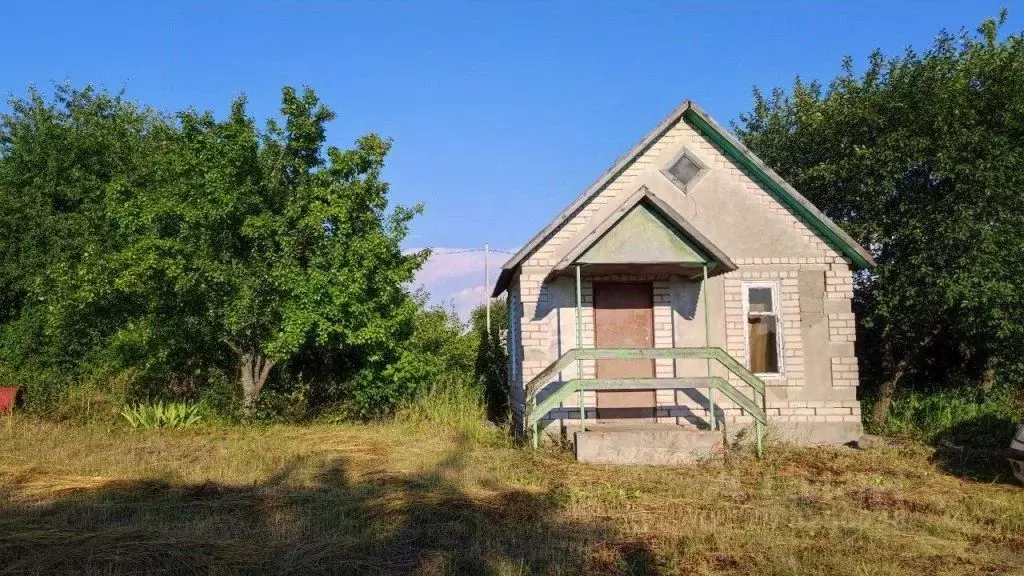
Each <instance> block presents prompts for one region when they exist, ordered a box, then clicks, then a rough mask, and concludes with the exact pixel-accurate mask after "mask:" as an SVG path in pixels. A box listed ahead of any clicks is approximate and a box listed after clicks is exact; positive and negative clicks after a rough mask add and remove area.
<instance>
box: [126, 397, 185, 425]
mask: <svg viewBox="0 0 1024 576" xmlns="http://www.w3.org/2000/svg"><path fill="white" fill-rule="evenodd" d="M202 411H203V407H202V405H200V404H189V403H185V402H170V403H164V402H163V401H160V402H157V403H155V404H136V405H134V406H125V408H124V410H122V411H121V417H122V418H124V419H125V420H127V421H128V425H129V426H131V427H132V428H135V429H143V430H153V429H157V428H188V427H189V426H193V425H195V424H198V423H199V421H200V420H202Z"/></svg>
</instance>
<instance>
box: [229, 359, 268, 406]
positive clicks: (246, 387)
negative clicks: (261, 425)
mask: <svg viewBox="0 0 1024 576" xmlns="http://www.w3.org/2000/svg"><path fill="white" fill-rule="evenodd" d="M274 364H275V363H274V362H273V361H272V360H269V359H268V358H267V357H266V356H263V355H262V354H259V353H257V352H243V353H241V354H240V355H239V358H238V369H239V372H240V374H239V379H240V380H241V383H242V409H243V410H244V411H245V412H246V413H250V412H252V410H253V409H254V408H255V407H256V400H257V399H258V398H259V395H260V390H262V389H263V385H264V384H266V383H267V377H268V376H270V369H271V368H273V367H274Z"/></svg>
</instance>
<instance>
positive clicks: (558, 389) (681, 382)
mask: <svg viewBox="0 0 1024 576" xmlns="http://www.w3.org/2000/svg"><path fill="white" fill-rule="evenodd" d="M694 358H696V359H706V360H708V363H710V362H711V361H717V362H718V363H719V364H721V365H722V366H724V367H725V368H726V369H727V370H728V371H729V372H731V373H733V374H735V375H736V376H737V377H739V379H740V380H742V381H743V382H744V383H745V384H747V385H748V386H750V387H751V388H752V389H753V398H750V397H748V396H746V395H744V394H743V393H742V392H740V391H739V390H738V389H736V387H735V386H733V385H732V384H730V383H729V381H728V380H726V379H725V378H722V377H720V376H711V375H710V370H709V372H708V374H709V375H708V376H707V377H698V378H614V379H613V378H574V379H572V380H566V381H562V382H559V383H557V384H555V387H554V389H553V390H551V392H550V393H549V394H548V395H547V397H545V398H544V400H543V401H542V402H540V403H539V404H538V403H537V392H538V391H539V390H540V387H541V386H545V385H546V384H548V383H550V382H551V381H552V380H554V379H555V376H556V375H557V374H558V373H559V372H561V371H562V370H564V369H565V368H566V367H568V366H569V365H571V364H572V363H573V362H577V363H579V362H582V361H583V360H601V359H628V360H646V359H651V360H657V359H671V360H686V359H694ZM584 389H586V390H624V389H663V390H664V389H707V390H708V399H709V406H708V407H709V419H710V422H709V424H710V425H711V427H712V428H713V429H717V420H718V418H717V415H716V414H715V405H714V403H713V402H714V400H713V398H714V391H719V392H721V393H722V394H723V395H725V397H726V398H728V399H729V400H732V401H733V403H735V404H736V405H737V406H739V407H740V408H742V409H743V410H744V411H746V412H747V413H748V414H750V415H751V417H752V418H753V419H754V429H755V436H756V443H757V455H758V456H759V457H760V456H761V453H762V445H763V441H764V428H765V426H766V425H767V424H768V417H767V411H766V408H765V391H764V382H762V381H761V379H760V378H758V377H757V376H754V375H753V374H752V373H751V372H750V371H749V370H747V368H746V367H745V366H743V365H742V364H740V363H739V362H738V361H737V360H736V359H735V358H733V357H732V356H730V355H729V353H728V352H726V351H725V350H722V349H721V348H715V347H704V348H631V349H626V348H583V349H580V348H576V349H573V350H569V351H568V352H566V353H565V354H563V355H562V357H561V358H559V359H558V360H555V361H554V362H552V363H551V365H550V366H548V367H547V368H545V369H544V370H542V371H541V372H540V373H539V374H537V376H535V377H534V378H533V379H532V380H530V382H529V383H528V384H527V385H526V421H525V424H526V426H527V427H528V428H529V429H530V430H531V431H532V436H533V438H532V441H533V446H534V447H535V448H536V447H537V443H538V430H537V425H538V423H539V422H540V421H541V420H542V419H543V418H544V416H546V415H547V414H548V413H550V412H551V411H552V410H554V409H556V408H558V407H559V406H560V405H561V404H562V402H563V401H564V400H565V399H566V398H567V397H568V396H569V395H570V394H572V393H573V392H578V393H579V394H580V418H581V420H580V422H581V424H582V422H583V416H584V409H583V402H582V397H583V390H584Z"/></svg>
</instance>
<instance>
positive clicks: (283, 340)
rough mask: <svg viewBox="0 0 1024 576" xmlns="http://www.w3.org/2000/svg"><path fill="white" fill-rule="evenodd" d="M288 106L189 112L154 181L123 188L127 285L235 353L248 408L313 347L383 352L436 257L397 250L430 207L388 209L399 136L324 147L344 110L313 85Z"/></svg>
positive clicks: (291, 96)
mask: <svg viewBox="0 0 1024 576" xmlns="http://www.w3.org/2000/svg"><path fill="white" fill-rule="evenodd" d="M281 113H282V116H283V118H284V122H283V124H278V123H277V122H275V121H273V120H272V121H270V122H268V123H267V128H266V129H265V130H264V131H262V132H260V131H258V130H257V129H256V128H255V126H254V123H253V120H252V119H251V118H249V117H248V116H247V114H246V110H245V100H244V99H242V98H240V99H238V100H236V101H235V102H234V103H233V105H232V109H231V113H230V115H229V117H228V118H227V119H226V120H225V121H223V122H218V121H217V120H215V119H214V118H213V116H212V115H211V114H209V113H197V112H194V111H188V112H184V113H182V114H180V115H179V117H178V120H179V123H180V126H181V130H180V131H178V132H176V133H175V134H174V139H175V141H174V143H173V145H172V146H169V147H168V150H167V153H166V154H163V155H161V156H160V157H159V158H158V159H157V161H156V162H155V165H154V167H153V172H154V174H144V175H142V176H141V178H142V179H143V180H150V179H152V180H153V181H152V182H145V183H144V184H143V185H139V186H134V185H128V186H125V187H123V188H121V189H120V190H119V192H122V193H123V194H119V195H118V194H116V195H115V202H116V205H117V208H116V211H115V212H116V215H117V221H118V223H119V225H121V226H122V227H124V228H126V229H129V230H130V231H131V234H132V235H133V237H135V238H137V240H136V241H135V242H133V243H132V245H131V246H129V247H127V249H126V250H125V251H123V252H121V253H120V254H118V258H117V259H116V260H117V263H118V264H119V278H120V280H119V282H120V283H121V284H122V285H124V286H125V287H126V288H130V289H131V291H132V292H134V293H137V294H139V295H140V296H143V297H149V298H150V299H151V301H150V304H151V306H159V305H160V304H161V303H164V302H168V301H170V302H173V303H174V304H175V305H176V306H177V310H178V313H179V314H180V315H183V316H184V317H187V318H192V319H195V323H196V325H197V326H201V330H202V331H203V332H205V333H207V334H210V335H211V336H212V337H214V338H216V339H217V340H219V342H220V343H222V344H223V345H224V346H226V347H227V348H229V349H230V350H231V351H232V352H233V354H234V356H235V364H236V368H237V371H238V375H239V381H240V383H241V388H242V400H243V407H245V408H246V409H251V408H252V407H253V406H254V403H255V401H256V399H257V397H258V395H259V392H260V390H261V389H262V388H263V386H264V384H265V383H266V381H267V378H268V377H269V375H270V371H271V370H272V369H273V367H274V366H275V365H276V364H277V363H279V362H281V361H282V360H287V359H288V358H290V357H292V356H293V355H294V354H295V353H297V352H298V351H299V350H300V348H302V346H303V345H305V344H306V343H307V342H313V343H314V344H315V345H320V346H328V345H330V346H333V347H336V348H342V349H345V348H348V349H350V350H362V349H369V350H372V351H373V353H371V358H370V360H371V361H372V360H375V358H373V357H372V356H373V355H374V353H375V355H377V356H380V357H381V359H384V358H386V356H387V354H386V350H387V349H388V348H389V347H392V346H394V345H395V341H396V337H397V336H398V334H399V333H400V332H401V331H402V330H404V329H405V326H406V325H407V324H408V323H410V322H411V321H412V315H413V313H414V312H415V309H416V308H415V306H414V304H413V302H412V301H411V300H410V298H409V295H408V293H407V291H406V290H405V285H406V284H407V283H408V282H410V281H411V280H412V277H413V274H414V273H415V271H416V270H417V269H418V267H419V266H420V264H421V263H422V261H423V258H424V257H425V252H421V253H415V254H404V253H403V252H402V249H401V246H400V244H401V241H402V239H403V238H404V237H405V235H406V233H407V230H408V224H409V222H410V221H411V219H412V218H413V217H414V216H415V214H416V213H417V212H418V211H419V210H420V208H419V207H415V208H412V209H408V208H405V207H401V206H399V207H397V208H395V209H394V210H393V211H392V212H391V213H390V214H387V213H385V210H386V208H387V192H388V185H387V183H386V182H384V181H383V180H382V179H381V177H380V172H381V169H382V168H383V166H384V157H385V155H386V154H387V152H388V149H389V148H390V143H389V142H387V141H385V140H382V139H381V138H380V137H378V136H376V135H373V134H371V135H368V136H364V137H362V138H360V139H359V140H358V141H357V142H356V146H355V148H353V149H351V150H341V149H338V148H335V147H329V148H327V149H326V150H324V141H325V132H326V124H327V123H328V122H329V121H331V120H332V119H333V118H334V114H333V112H331V111H330V110H328V109H327V108H326V107H325V106H323V105H322V104H321V103H320V101H319V99H318V98H317V97H316V95H315V94H314V93H313V91H312V90H310V89H306V90H305V91H304V92H303V93H302V94H298V93H296V91H295V90H293V89H291V88H285V89H284V91H283V98H282V108H281ZM168 292H170V294H168Z"/></svg>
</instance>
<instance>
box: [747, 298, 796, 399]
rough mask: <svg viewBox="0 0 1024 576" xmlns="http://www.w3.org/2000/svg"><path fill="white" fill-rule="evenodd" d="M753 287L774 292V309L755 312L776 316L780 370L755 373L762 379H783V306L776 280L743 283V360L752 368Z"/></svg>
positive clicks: (777, 358)
mask: <svg viewBox="0 0 1024 576" xmlns="http://www.w3.org/2000/svg"><path fill="white" fill-rule="evenodd" d="M751 288H768V289H770V290H771V294H772V311H771V312H754V314H755V315H757V316H774V317H775V355H776V356H775V359H776V364H778V368H779V370H778V372H761V373H754V376H757V377H758V378H760V379H762V380H782V379H784V378H785V373H786V365H785V356H784V355H783V350H784V349H785V348H784V346H783V342H782V340H783V338H782V306H781V303H780V302H779V293H780V292H781V290H779V283H778V282H774V281H765V282H744V283H743V285H742V288H741V290H742V298H743V360H744V365H745V366H746V368H747V370H750V366H751V363H750V289H751Z"/></svg>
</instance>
